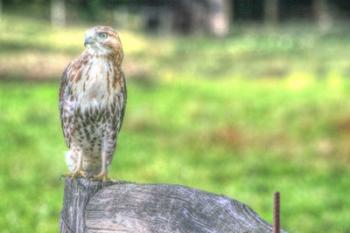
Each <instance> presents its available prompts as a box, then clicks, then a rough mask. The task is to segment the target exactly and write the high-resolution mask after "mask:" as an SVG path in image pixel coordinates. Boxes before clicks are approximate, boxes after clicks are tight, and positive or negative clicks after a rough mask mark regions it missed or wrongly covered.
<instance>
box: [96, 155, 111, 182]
mask: <svg viewBox="0 0 350 233" xmlns="http://www.w3.org/2000/svg"><path fill="white" fill-rule="evenodd" d="M93 179H94V180H99V181H107V180H109V178H108V171H107V155H106V153H105V152H102V154H101V172H100V173H99V174H98V175H96V176H94V177H93Z"/></svg>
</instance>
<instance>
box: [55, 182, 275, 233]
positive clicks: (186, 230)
mask: <svg viewBox="0 0 350 233" xmlns="http://www.w3.org/2000/svg"><path fill="white" fill-rule="evenodd" d="M63 204H64V206H63V209H62V213H61V233H82V232H88V233H107V232H108V233H111V232H125V233H129V232H130V233H136V232H140V233H170V232H179V233H180V232H181V233H182V232H183V233H221V232H222V233H230V232H238V233H243V232H244V233H248V232H254V233H258V232H259V233H260V232H261V233H264V232H272V228H271V226H270V225H269V224H268V223H266V222H265V221H264V220H262V219H261V218H260V217H259V216H258V215H257V214H256V213H255V212H254V211H253V210H252V209H250V208H249V207H248V206H246V205H245V204H242V203H240V202H238V201H236V200H232V199H229V198H228V197H225V196H220V195H215V194H211V193H207V192H203V191H199V190H195V189H192V188H188V187H184V186H180V185H166V184H134V183H127V182H109V183H105V184H104V185H103V184H102V183H101V182H94V181H89V180H86V179H77V180H72V179H69V178H67V179H66V182H65V192H64V203H63Z"/></svg>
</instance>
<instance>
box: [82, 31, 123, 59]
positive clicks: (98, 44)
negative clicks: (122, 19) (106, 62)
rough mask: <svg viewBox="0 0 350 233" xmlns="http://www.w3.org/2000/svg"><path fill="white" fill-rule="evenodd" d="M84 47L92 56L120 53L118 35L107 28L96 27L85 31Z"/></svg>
mask: <svg viewBox="0 0 350 233" xmlns="http://www.w3.org/2000/svg"><path fill="white" fill-rule="evenodd" d="M84 46H85V47H86V49H87V50H88V51H89V52H90V53H91V54H94V55H113V54H119V53H121V52H122V44H121V41H120V39H119V36H118V34H117V33H116V32H115V31H114V30H113V28H111V27H108V26H96V27H93V28H90V29H89V30H87V31H86V33H85V41H84Z"/></svg>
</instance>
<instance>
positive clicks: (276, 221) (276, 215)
mask: <svg viewBox="0 0 350 233" xmlns="http://www.w3.org/2000/svg"><path fill="white" fill-rule="evenodd" d="M272 229H273V230H272V232H273V233H280V229H281V228H280V193H279V192H275V194H274V198H273V228H272Z"/></svg>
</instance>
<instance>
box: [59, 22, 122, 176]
mask: <svg viewBox="0 0 350 233" xmlns="http://www.w3.org/2000/svg"><path fill="white" fill-rule="evenodd" d="M84 46H85V50H84V52H83V53H82V54H81V55H80V57H78V58H77V59H75V60H73V61H72V62H71V63H70V64H69V65H68V66H67V68H66V69H65V71H64V73H63V76H62V80H61V87H60V93H59V108H60V117H61V124H62V129H63V134H64V138H65V141H66V144H67V146H68V147H69V151H68V152H67V153H66V162H67V164H68V168H69V170H70V172H71V173H70V174H69V175H70V176H72V177H79V176H83V177H88V178H94V179H97V180H106V179H107V178H108V176H107V173H108V170H107V169H108V165H109V164H110V163H111V162H112V158H113V154H114V151H115V148H116V144H117V138H118V134H119V131H120V129H121V126H122V123H123V118H124V113H125V106H126V98H127V93H126V84H125V77H124V73H123V71H122V68H121V65H122V60H123V48H122V44H121V41H120V39H119V36H118V34H117V33H116V32H115V31H114V30H113V29H112V28H111V27H107V26H96V27H93V28H91V29H89V30H88V31H87V32H86V34H85V42H84Z"/></svg>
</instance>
